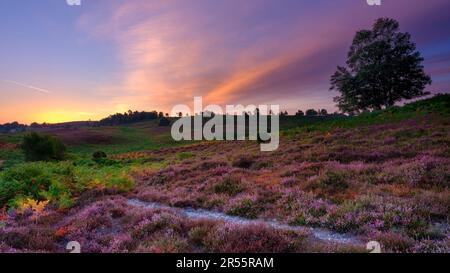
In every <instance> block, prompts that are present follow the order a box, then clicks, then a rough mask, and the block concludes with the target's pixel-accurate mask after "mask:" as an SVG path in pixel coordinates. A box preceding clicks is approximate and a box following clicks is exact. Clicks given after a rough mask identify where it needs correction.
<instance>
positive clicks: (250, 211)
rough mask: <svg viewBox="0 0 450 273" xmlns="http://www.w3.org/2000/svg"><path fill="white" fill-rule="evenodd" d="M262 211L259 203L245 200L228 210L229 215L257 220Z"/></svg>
mask: <svg viewBox="0 0 450 273" xmlns="http://www.w3.org/2000/svg"><path fill="white" fill-rule="evenodd" d="M260 211H261V206H260V205H259V204H258V203H257V202H255V201H254V200H251V199H244V200H243V201H242V202H241V203H239V204H238V205H236V206H235V207H232V208H231V209H230V210H228V211H227V214H229V215H235V216H239V217H244V218H249V219H256V218H257V217H258V214H259V212H260Z"/></svg>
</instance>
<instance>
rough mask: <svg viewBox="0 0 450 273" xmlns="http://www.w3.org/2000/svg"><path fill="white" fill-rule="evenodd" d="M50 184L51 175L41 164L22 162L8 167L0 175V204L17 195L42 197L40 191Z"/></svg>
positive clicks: (37, 198) (38, 198)
mask: <svg viewBox="0 0 450 273" xmlns="http://www.w3.org/2000/svg"><path fill="white" fill-rule="evenodd" d="M50 184H51V176H50V174H49V173H48V172H46V169H45V168H43V166H42V165H41V164H22V165H18V166H16V167H14V168H11V169H8V170H7V171H5V172H4V173H3V174H2V176H1V177H0V206H3V205H5V204H6V203H7V202H8V201H9V200H11V199H13V198H14V197H16V196H17V195H22V196H27V197H30V198H33V199H36V200H41V199H43V196H42V195H41V193H42V191H44V190H47V189H48V188H49V186H50Z"/></svg>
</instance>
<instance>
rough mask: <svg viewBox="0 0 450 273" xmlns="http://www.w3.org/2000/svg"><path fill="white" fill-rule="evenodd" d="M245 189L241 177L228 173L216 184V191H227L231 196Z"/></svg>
mask: <svg viewBox="0 0 450 273" xmlns="http://www.w3.org/2000/svg"><path fill="white" fill-rule="evenodd" d="M243 190H244V186H243V185H242V183H241V179H240V178H239V177H235V176H231V175H226V176H225V177H224V178H223V180H222V181H220V182H219V183H217V184H216V185H215V186H214V192H215V193H219V194H220V193H225V194H228V195H230V196H235V195H236V194H238V193H240V192H242V191H243Z"/></svg>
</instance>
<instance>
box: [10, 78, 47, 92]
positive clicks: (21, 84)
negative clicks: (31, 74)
mask: <svg viewBox="0 0 450 273" xmlns="http://www.w3.org/2000/svg"><path fill="white" fill-rule="evenodd" d="M2 81H3V82H6V83H11V84H14V85H18V86H21V87H25V88H28V89H32V90H35V91H39V92H41V93H47V94H50V93H52V91H50V90H47V89H43V88H39V87H36V86H33V85H28V84H24V83H20V82H16V81H11V80H2Z"/></svg>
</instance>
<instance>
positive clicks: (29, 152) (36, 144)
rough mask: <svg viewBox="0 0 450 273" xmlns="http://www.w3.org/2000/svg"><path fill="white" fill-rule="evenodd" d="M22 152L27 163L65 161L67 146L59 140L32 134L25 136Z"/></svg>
mask: <svg viewBox="0 0 450 273" xmlns="http://www.w3.org/2000/svg"><path fill="white" fill-rule="evenodd" d="M21 148H22V151H23V153H24V155H25V159H26V160H27V161H52V160H64V159H65V157H66V146H65V145H64V144H63V143H62V141H61V140H60V139H59V138H56V137H54V136H50V135H44V134H38V133H36V132H31V133H29V134H27V135H25V136H24V138H23V141H22V145H21Z"/></svg>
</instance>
